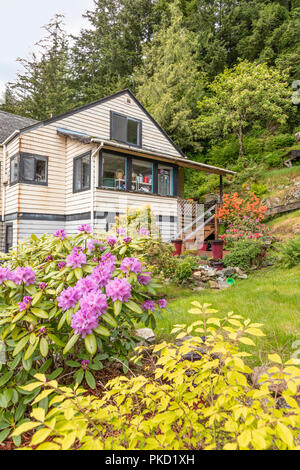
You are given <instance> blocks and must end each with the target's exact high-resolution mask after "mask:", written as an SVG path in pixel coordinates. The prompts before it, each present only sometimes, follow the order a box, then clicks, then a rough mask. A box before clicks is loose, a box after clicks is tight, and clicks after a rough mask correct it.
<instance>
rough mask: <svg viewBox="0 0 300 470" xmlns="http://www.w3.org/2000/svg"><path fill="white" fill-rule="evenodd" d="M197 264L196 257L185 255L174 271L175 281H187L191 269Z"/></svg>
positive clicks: (191, 272)
mask: <svg viewBox="0 0 300 470" xmlns="http://www.w3.org/2000/svg"><path fill="white" fill-rule="evenodd" d="M197 266H198V261H197V258H195V257H193V256H187V257H186V258H182V259H180V260H179V261H178V265H177V268H176V271H175V273H174V280H175V282H177V283H178V284H182V283H183V282H185V281H188V280H189V279H190V278H191V277H192V274H193V271H194V270H195V269H196V268H197Z"/></svg>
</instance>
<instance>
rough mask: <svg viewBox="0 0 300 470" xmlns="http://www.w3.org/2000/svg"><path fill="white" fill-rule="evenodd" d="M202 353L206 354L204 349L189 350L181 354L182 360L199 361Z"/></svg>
mask: <svg viewBox="0 0 300 470" xmlns="http://www.w3.org/2000/svg"><path fill="white" fill-rule="evenodd" d="M203 354H206V352H205V350H204V349H199V350H197V351H190V352H188V353H186V354H184V355H183V356H182V359H183V360H184V361H191V362H195V361H200V360H201V359H202V356H203Z"/></svg>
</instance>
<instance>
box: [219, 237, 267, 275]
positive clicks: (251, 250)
mask: <svg viewBox="0 0 300 470" xmlns="http://www.w3.org/2000/svg"><path fill="white" fill-rule="evenodd" d="M263 252H264V245H263V243H262V242H261V241H259V240H251V239H243V240H237V241H235V242H234V243H233V246H232V248H231V251H230V253H228V254H227V255H226V256H225V257H224V264H225V266H233V267H239V268H241V269H243V270H245V271H247V270H248V269H249V268H250V267H251V266H253V265H254V264H261V261H262V258H261V255H262V254H263Z"/></svg>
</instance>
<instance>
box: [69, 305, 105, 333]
mask: <svg viewBox="0 0 300 470" xmlns="http://www.w3.org/2000/svg"><path fill="white" fill-rule="evenodd" d="M98 325H99V323H98V316H97V315H95V314H91V313H90V312H84V311H83V310H82V309H80V310H78V311H77V312H76V313H74V315H73V317H72V321H71V327H72V328H73V330H74V333H75V334H76V335H81V337H82V338H85V337H86V335H91V334H92V333H93V330H94V329H95V328H97V327H98Z"/></svg>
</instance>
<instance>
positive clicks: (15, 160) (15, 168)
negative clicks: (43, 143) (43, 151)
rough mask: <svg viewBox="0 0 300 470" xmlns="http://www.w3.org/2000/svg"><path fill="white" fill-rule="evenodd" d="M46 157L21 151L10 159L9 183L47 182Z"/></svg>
mask: <svg viewBox="0 0 300 470" xmlns="http://www.w3.org/2000/svg"><path fill="white" fill-rule="evenodd" d="M47 176H48V158H47V157H42V156H39V155H31V154H27V153H21V154H20V155H15V156H14V157H12V159H11V161H10V183H11V184H13V183H29V184H42V185H46V184H47Z"/></svg>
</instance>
